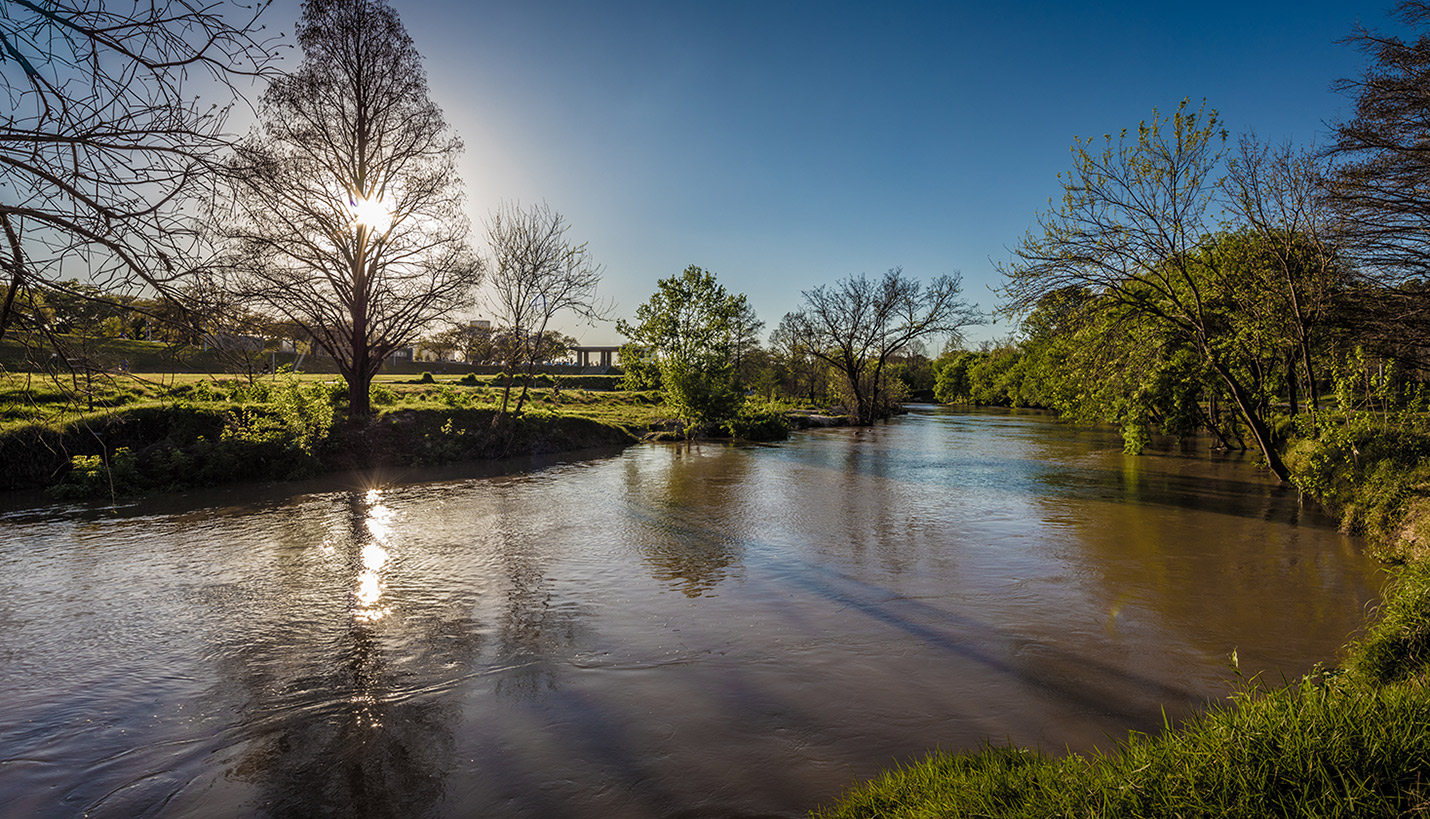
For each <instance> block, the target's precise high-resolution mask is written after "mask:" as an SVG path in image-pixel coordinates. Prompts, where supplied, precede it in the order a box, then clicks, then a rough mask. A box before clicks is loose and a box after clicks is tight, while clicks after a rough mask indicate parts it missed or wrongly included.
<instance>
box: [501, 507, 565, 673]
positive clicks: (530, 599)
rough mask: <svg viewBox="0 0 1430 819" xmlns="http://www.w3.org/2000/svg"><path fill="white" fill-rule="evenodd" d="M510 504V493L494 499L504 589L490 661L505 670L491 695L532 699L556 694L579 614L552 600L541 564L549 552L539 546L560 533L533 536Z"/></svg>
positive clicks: (525, 516)
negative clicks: (546, 539) (554, 692)
mask: <svg viewBox="0 0 1430 819" xmlns="http://www.w3.org/2000/svg"><path fill="white" fill-rule="evenodd" d="M512 500H513V496H512V494H511V493H509V492H503V493H502V494H501V495H500V496H499V497H498V498H497V503H498V504H499V508H500V513H499V515H498V518H497V523H496V525H495V527H494V532H493V537H494V548H495V549H496V556H497V562H498V565H499V566H500V571H501V575H502V581H503V586H504V588H503V589H502V594H503V595H504V597H503V599H502V601H501V611H500V612H499V613H498V614H497V616H496V620H497V638H496V650H497V656H496V658H495V662H496V663H497V664H498V665H499V666H504V667H505V668H506V670H505V671H503V673H502V674H501V675H499V676H498V677H497V681H496V693H498V694H501V695H504V696H508V697H513V698H517V699H534V698H536V697H538V696H540V695H541V694H542V693H543V692H546V691H554V690H556V687H557V680H558V678H559V672H560V671H561V670H562V669H563V668H564V663H563V664H558V661H564V660H565V659H566V658H568V657H569V656H570V655H571V653H572V647H573V646H574V645H575V644H576V640H577V636H578V631H579V625H580V624H579V620H578V617H579V614H580V612H579V611H578V610H577V608H576V607H575V606H574V604H572V603H570V602H561V601H559V600H557V597H556V592H555V589H554V584H553V582H552V580H551V579H550V578H549V577H548V576H547V567H546V565H545V564H546V559H547V556H548V555H550V554H551V551H552V550H551V549H550V545H549V544H547V543H542V542H540V541H541V540H543V539H545V538H546V537H558V536H559V534H557V533H548V532H542V534H541V536H540V537H537V536H534V534H535V533H534V532H533V531H532V519H531V514H530V511H529V510H526V509H524V508H522V507H521V506H520V505H513V504H512V503H511V502H512ZM528 502H529V501H528Z"/></svg>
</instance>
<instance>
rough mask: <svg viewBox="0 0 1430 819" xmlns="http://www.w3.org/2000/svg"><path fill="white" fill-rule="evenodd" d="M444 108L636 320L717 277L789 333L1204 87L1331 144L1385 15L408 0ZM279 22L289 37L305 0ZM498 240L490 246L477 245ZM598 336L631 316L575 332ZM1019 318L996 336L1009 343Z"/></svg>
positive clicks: (486, 196)
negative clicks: (825, 290) (796, 318)
mask: <svg viewBox="0 0 1430 819" xmlns="http://www.w3.org/2000/svg"><path fill="white" fill-rule="evenodd" d="M393 5H394V7H395V8H396V9H397V11H398V13H399V14H400V15H401V16H402V19H403V22H404V23H405V24H406V26H407V29H408V31H409V32H410V33H411V34H412V36H413V38H414V39H415V40H416V43H417V47H418V49H419V50H420V51H421V52H422V54H423V55H424V56H425V58H426V67H427V70H428V74H429V80H430V83H431V87H432V95H433V98H434V99H435V100H436V101H437V103H438V104H439V105H441V106H442V108H443V110H444V111H445V112H446V114H447V117H448V120H449V122H450V123H451V124H452V125H453V126H454V127H455V129H456V130H457V132H458V133H459V134H460V135H461V137H462V138H463V140H464V141H465V143H466V154H465V156H464V157H463V159H462V161H461V171H462V176H463V178H464V180H465V182H466V188H467V193H468V197H469V210H470V212H471V215H472V218H473V222H474V224H475V225H478V226H479V225H480V222H481V219H482V217H483V215H484V214H485V213H487V212H488V211H489V210H491V208H493V207H494V206H495V205H496V204H497V203H498V202H499V201H502V200H519V201H521V202H535V201H540V200H545V201H546V202H547V203H548V204H550V205H551V206H552V207H553V208H555V209H557V210H559V211H560V212H562V213H563V214H565V215H566V217H567V219H568V220H569V221H570V223H571V225H572V235H573V236H575V237H576V238H578V239H580V240H584V241H587V242H589V244H590V248H591V251H592V253H593V255H594V256H595V258H596V259H597V261H599V262H601V263H603V264H604V265H605V268H606V273H605V280H604V284H603V292H604V295H605V297H606V298H608V299H609V300H611V301H613V302H614V304H615V315H617V316H625V317H629V316H630V315H631V314H632V312H633V311H634V310H635V308H636V306H637V305H638V304H640V303H641V302H642V301H644V300H645V299H646V298H647V297H648V296H649V295H650V293H651V292H652V291H653V290H654V287H655V282H656V280H657V279H659V278H663V277H667V276H671V275H674V274H676V273H679V272H680V271H681V270H682V269H684V268H685V267H686V266H687V265H692V264H694V265H700V266H701V267H705V268H707V269H709V270H711V271H713V272H715V274H716V275H717V276H718V278H719V280H720V281H721V282H722V283H724V284H725V286H726V287H727V288H729V289H731V290H734V291H738V292H744V293H747V294H748V295H749V297H750V299H751V301H752V303H753V304H754V306H755V308H756V310H757V311H758V312H759V314H760V317H761V318H762V319H764V320H765V322H766V324H767V331H768V329H773V327H774V326H775V325H776V324H777V323H778V321H779V319H780V317H781V316H782V315H783V314H784V313H785V312H787V311H790V310H794V309H797V307H798V305H799V303H800V298H801V297H800V292H801V291H802V290H807V289H810V288H813V287H815V286H817V285H819V284H822V283H826V282H833V281H835V280H837V279H839V278H842V277H844V276H848V275H852V274H859V273H867V274H869V275H871V276H874V275H880V274H882V273H883V272H884V271H885V270H887V269H889V268H891V267H894V266H902V267H903V268H904V270H905V272H906V273H907V274H909V275H912V276H916V277H927V276H932V275H937V274H940V273H954V272H960V273H962V275H963V277H964V283H965V287H964V290H965V294H966V295H967V297H968V298H969V300H970V301H973V302H976V303H979V304H980V305H982V306H984V307H985V308H990V307H993V306H995V305H996V303H997V296H996V294H995V293H994V292H992V289H991V288H996V287H997V286H998V283H999V282H998V274H997V273H996V271H995V270H994V263H995V262H999V261H1002V260H1005V259H1006V258H1007V257H1008V255H1009V253H1008V248H1009V247H1011V246H1013V245H1014V244H1015V243H1016V242H1017V241H1018V240H1019V238H1020V237H1021V236H1022V235H1023V233H1024V231H1026V230H1027V229H1028V227H1029V226H1030V225H1031V224H1032V222H1033V219H1034V217H1035V215H1036V214H1037V213H1038V212H1039V211H1040V210H1042V209H1045V208H1046V207H1047V203H1048V199H1049V197H1052V196H1056V195H1058V192H1059V191H1058V187H1057V178H1056V176H1057V173H1058V172H1059V171H1061V170H1064V169H1065V168H1067V167H1068V165H1069V161H1070V160H1069V153H1068V147H1069V145H1070V144H1071V143H1072V140H1073V137H1074V136H1075V135H1080V136H1089V135H1101V134H1103V133H1107V132H1116V131H1118V130H1120V129H1121V128H1123V127H1129V126H1135V125H1136V124H1137V122H1138V121H1140V120H1142V119H1146V118H1148V117H1149V115H1150V114H1151V112H1152V109H1153V107H1154V106H1156V107H1158V108H1159V109H1160V110H1162V111H1163V112H1170V111H1172V110H1173V109H1175V107H1176V105H1177V103H1178V102H1179V101H1180V100H1181V99H1183V98H1184V97H1190V98H1192V100H1193V101H1194V102H1195V103H1199V102H1200V101H1201V100H1202V99H1203V98H1205V99H1206V100H1207V102H1208V104H1209V105H1210V106H1211V107H1213V108H1215V109H1217V110H1218V111H1219V112H1220V114H1221V115H1222V118H1223V120H1224V121H1225V123H1226V125H1227V127H1228V128H1229V129H1230V130H1231V131H1232V133H1233V134H1235V133H1238V132H1241V131H1244V130H1254V131H1255V132H1256V133H1257V134H1258V135H1259V136H1260V137H1262V138H1263V139H1264V140H1270V141H1274V142H1281V141H1285V140H1293V141H1295V142H1298V143H1307V142H1311V141H1316V142H1325V141H1326V140H1327V138H1328V137H1327V134H1328V123H1330V122H1333V121H1335V120H1336V119H1338V118H1339V117H1341V116H1342V115H1343V113H1344V112H1346V111H1349V106H1350V103H1349V101H1348V100H1346V99H1345V98H1343V97H1341V96H1340V95H1338V94H1336V93H1335V92H1334V91H1332V90H1331V83H1332V82H1333V81H1334V80H1336V79H1337V78H1340V77H1348V76H1354V75H1357V74H1358V73H1359V72H1360V70H1361V67H1362V65H1363V57H1362V55H1361V54H1360V53H1359V52H1357V51H1356V50H1354V49H1353V48H1351V47H1349V46H1346V45H1341V44H1338V43H1337V40H1339V39H1341V38H1343V37H1345V36H1346V35H1347V34H1349V33H1350V32H1351V30H1352V28H1353V27H1354V26H1355V24H1356V23H1357V22H1360V23H1362V24H1364V25H1367V26H1369V27H1372V28H1376V27H1384V26H1386V25H1387V12H1388V10H1389V4H1388V3H1382V2H1375V3H1354V2H1352V3H1323V2H1295V3H1292V2H1275V3H1252V4H1250V5H1249V6H1248V5H1244V4H1242V3H1231V2H1199V3H1185V4H1160V3H1158V4H1151V3H1145V4H1144V3H1076V4H1073V3H1034V2H1022V3H1002V4H987V3H978V4H974V3H956V2H946V3H915V2H905V3H898V2H887V3H873V2H870V3H846V2H792V1H791V2H782V1H781V0H767V2H737V1H731V0H722V2H707V3H699V4H697V3H674V2H620V1H619V0H618V1H617V2H600V3H597V2H587V3H578V2H540V1H539V0H532V1H531V2H510V1H508V2H486V1H485V0H473V1H472V2H441V1H439V2H433V1H432V0H427V1H426V2H404V0H393ZM271 11H272V12H273V15H272V17H271V18H270V19H269V25H270V26H274V27H281V28H283V29H284V30H288V31H291V26H292V21H293V20H294V19H295V18H296V15H297V2H296V0H280V2H279V4H278V5H276V6H275V8H273V9H272V10H271ZM474 239H475V240H476V241H477V242H479V243H480V242H481V241H482V240H483V237H481V236H480V235H476V236H474ZM564 329H565V330H566V331H567V332H570V333H571V334H573V335H575V336H577V337H578V338H580V339H581V340H582V341H583V342H585V343H587V344H607V343H619V341H620V338H619V335H618V334H617V333H616V331H615V327H614V324H613V323H608V324H603V325H598V326H595V327H589V326H583V325H579V324H576V323H574V322H571V323H567V324H566V325H565V326H564ZM1010 330H1011V328H1010V327H1009V326H1007V323H1006V322H1001V321H1000V322H999V324H998V325H996V326H992V327H984V328H978V329H975V330H974V331H972V332H971V333H970V335H971V337H972V338H974V339H975V340H977V339H984V338H990V337H995V336H1002V335H1005V334H1007V333H1008V332H1009V331H1010Z"/></svg>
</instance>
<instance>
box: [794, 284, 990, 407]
mask: <svg viewBox="0 0 1430 819" xmlns="http://www.w3.org/2000/svg"><path fill="white" fill-rule="evenodd" d="M962 290H963V286H962V278H961V277H960V276H956V275H955V276H936V277H935V278H933V279H932V280H930V281H929V283H928V286H927V287H925V286H924V285H923V284H922V283H921V282H918V281H916V280H913V279H908V278H905V277H904V275H903V271H902V270H901V269H899V268H894V269H893V270H890V271H889V272H888V273H885V274H884V277H883V278H882V279H880V280H878V281H870V279H869V277H868V276H864V275H859V276H851V277H849V278H847V279H842V280H841V281H839V282H838V283H837V284H835V285H834V286H833V287H830V286H827V285H820V286H819V287H817V288H815V289H813V290H806V291H804V306H803V308H802V309H801V310H800V311H799V312H797V313H791V314H789V315H787V316H786V317H785V321H786V322H787V323H788V325H789V327H790V330H791V331H792V332H793V334H794V336H795V337H796V338H797V339H799V343H800V344H801V345H802V347H803V349H805V350H807V351H808V352H809V354H811V355H813V356H814V357H816V358H818V359H820V360H821V361H824V362H826V363H828V364H829V365H830V366H831V367H833V368H834V370H835V371H836V372H838V373H839V374H840V375H841V376H842V377H843V380H844V387H845V390H846V393H847V395H848V397H849V401H850V407H849V412H850V416H851V417H852V418H853V419H854V421H855V423H857V424H860V425H861V426H868V425H870V424H872V423H874V421H875V420H877V419H878V418H879V417H880V416H881V415H882V414H883V413H884V412H885V411H886V409H887V407H886V406H885V401H884V398H885V391H886V385H885V383H884V369H885V367H887V366H888V364H889V363H890V361H891V360H892V359H893V357H894V356H896V355H899V354H900V353H902V352H904V351H905V350H907V349H908V348H909V346H910V345H911V344H914V343H915V342H917V341H919V340H920V339H924V338H928V337H930V336H935V335H956V334H958V333H960V332H961V331H962V329H963V328H964V327H967V326H969V325H971V324H975V323H977V322H978V321H979V320H980V316H979V313H978V311H977V310H976V309H975V308H974V307H972V306H971V305H969V304H968V303H967V302H965V301H963V300H962V299H960V298H959V294H960V293H961V292H962Z"/></svg>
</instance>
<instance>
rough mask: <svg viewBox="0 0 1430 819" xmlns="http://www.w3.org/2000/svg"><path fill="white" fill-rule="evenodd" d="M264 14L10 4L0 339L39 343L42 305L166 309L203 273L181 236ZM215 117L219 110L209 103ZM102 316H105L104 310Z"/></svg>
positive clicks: (173, 1) (53, 1)
mask: <svg viewBox="0 0 1430 819" xmlns="http://www.w3.org/2000/svg"><path fill="white" fill-rule="evenodd" d="M267 5H268V4H267V3H260V4H258V5H257V6H248V5H244V4H241V3H237V2H233V3H230V2H222V1H219V2H210V3H192V2H185V1H184V0H155V2H144V3H133V2H113V1H112V0H46V2H29V0H12V1H11V2H7V3H5V7H4V10H3V12H0V43H2V44H3V52H2V53H0V95H3V96H4V98H5V100H6V102H7V104H6V106H5V108H4V110H3V111H0V167H3V169H4V170H3V173H0V248H3V249H0V263H3V275H4V280H5V285H6V286H4V287H3V290H0V336H4V334H5V333H6V331H7V330H9V329H10V328H11V327H12V326H14V325H15V324H16V322H17V320H18V321H19V322H21V323H22V324H23V325H24V326H26V328H27V329H30V330H33V331H39V332H46V331H47V329H48V328H46V327H45V326H44V325H43V321H42V319H41V318H40V317H39V308H40V304H41V303H42V301H43V299H44V294H45V292H46V291H50V290H54V289H56V288H58V289H65V288H64V287H63V286H62V285H61V283H62V282H63V281H64V280H65V279H66V278H71V277H74V276H75V275H77V274H83V275H85V276H86V277H87V278H88V279H89V281H90V282H91V283H93V284H94V285H96V288H95V290H94V291H93V293H92V296H93V298H95V299H100V300H110V301H114V300H115V299H116V297H117V296H118V295H120V294H122V293H123V291H126V290H137V289H141V288H148V289H149V290H150V291H151V295H154V294H159V293H162V294H168V295H169V296H170V297H175V296H177V294H178V290H179V287H180V285H182V283H183V282H184V281H185V279H186V278H187V277H188V276H189V275H190V274H191V273H192V272H193V270H194V269H195V268H196V267H198V266H200V265H202V264H203V262H204V256H205V254H204V252H203V248H204V244H203V243H202V242H201V241H199V239H198V235H197V232H196V230H195V227H194V224H193V223H192V221H191V216H192V213H193V205H194V204H195V201H196V200H198V199H203V198H205V197H206V196H207V195H208V194H209V193H210V192H211V191H212V185H211V180H210V178H209V173H210V171H211V170H212V168H213V167H214V165H215V163H216V161H217V160H218V159H219V158H220V154H221V152H222V150H223V149H224V148H225V147H226V145H227V143H228V140H227V138H226V137H225V135H224V133H223V126H224V120H225V117H226V115H227V113H228V106H227V105H226V104H221V105H217V106H212V107H211V106H210V105H209V104H208V103H207V102H204V101H201V100H200V99H199V97H197V96H196V93H197V92H198V91H200V90H205V88H204V87H205V86H206V85H207V86H208V87H207V90H209V91H213V90H215V87H214V86H213V85H211V84H213V83H216V88H217V90H218V91H219V92H220V93H225V92H231V91H232V90H233V88H234V83H235V82H237V81H239V80H240V79H241V78H243V77H246V76H252V75H258V74H262V73H264V72H265V71H266V70H267V67H268V65H269V61H270V56H271V52H270V49H269V45H270V44H269V43H268V42H265V41H263V40H262V39H260V36H259V32H260V31H261V29H260V28H259V27H258V25H257V17H258V15H259V13H260V12H261V11H262V10H263V9H264V8H266V7H267ZM221 102H223V103H227V102H228V100H221ZM116 303H117V302H116Z"/></svg>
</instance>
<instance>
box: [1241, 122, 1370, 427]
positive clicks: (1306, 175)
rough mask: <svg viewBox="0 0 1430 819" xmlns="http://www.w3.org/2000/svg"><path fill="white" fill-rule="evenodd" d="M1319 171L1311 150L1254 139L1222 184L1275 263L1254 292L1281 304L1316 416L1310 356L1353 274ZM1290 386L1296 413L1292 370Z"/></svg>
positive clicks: (1246, 139) (1245, 145) (1248, 141)
mask: <svg viewBox="0 0 1430 819" xmlns="http://www.w3.org/2000/svg"><path fill="white" fill-rule="evenodd" d="M1321 171H1322V168H1321V166H1320V163H1319V162H1318V161H1317V159H1316V156H1315V154H1314V153H1312V152H1310V151H1297V150H1295V149H1293V148H1292V147H1291V146H1290V145H1283V146H1281V147H1278V148H1271V147H1268V146H1265V145H1262V144H1261V143H1259V142H1258V141H1257V140H1256V138H1255V137H1253V136H1250V135H1248V136H1244V137H1242V139H1241V142H1240V145H1239V151H1238V155H1237V156H1236V157H1234V158H1233V160H1232V161H1231V162H1229V163H1228V165H1227V177H1226V180H1225V181H1224V183H1223V187H1224V189H1225V190H1226V193H1227V200H1228V205H1229V209H1230V211H1231V212H1232V213H1233V214H1234V215H1236V216H1239V217H1240V218H1241V220H1242V221H1243V222H1244V223H1245V224H1246V225H1247V226H1248V227H1249V228H1250V229H1251V231H1252V233H1253V234H1254V235H1255V236H1256V237H1257V239H1258V240H1259V241H1258V245H1259V249H1260V251H1261V252H1262V254H1263V255H1265V256H1267V257H1269V258H1270V260H1271V261H1272V264H1271V265H1269V266H1268V267H1267V268H1266V270H1265V272H1266V273H1269V274H1270V276H1269V277H1268V280H1266V281H1263V282H1260V283H1259V284H1260V287H1258V288H1257V289H1258V290H1259V291H1260V293H1257V294H1255V295H1256V296H1265V297H1271V298H1263V299H1261V300H1262V301H1263V302H1266V301H1272V300H1274V301H1275V302H1278V304H1276V305H1275V306H1276V308H1277V312H1279V313H1281V314H1283V315H1284V316H1285V317H1286V319H1287V321H1286V322H1285V323H1286V324H1287V325H1288V329H1289V330H1290V335H1291V336H1292V340H1293V341H1294V343H1295V345H1296V353H1295V356H1296V358H1298V359H1299V363H1300V365H1301V368H1302V371H1303V372H1304V374H1305V376H1306V397H1307V400H1308V401H1309V403H1310V406H1311V410H1312V412H1315V411H1317V410H1318V409H1319V408H1320V396H1319V394H1318V391H1317V388H1316V368H1315V365H1314V359H1313V357H1312V352H1313V350H1314V348H1315V347H1316V345H1317V343H1318V342H1319V341H1320V340H1321V339H1320V334H1321V331H1322V330H1323V327H1324V325H1325V323H1326V322H1327V320H1328V317H1329V314H1330V312H1331V309H1332V307H1333V302H1334V299H1335V296H1336V294H1337V293H1338V292H1340V291H1343V290H1344V288H1345V285H1346V284H1347V283H1348V279H1349V273H1350V268H1349V265H1348V264H1346V262H1345V260H1344V259H1343V258H1342V254H1341V250H1340V246H1339V243H1338V242H1337V241H1336V238H1337V236H1338V235H1339V225H1338V224H1336V219H1335V217H1334V214H1333V213H1332V212H1331V210H1330V202H1329V200H1328V199H1327V197H1326V196H1324V183H1323V176H1322V172H1321ZM1260 306H1263V307H1264V306H1265V305H1264V304H1263V305H1260ZM1287 381H1288V383H1289V384H1290V386H1291V398H1292V401H1291V404H1292V411H1293V412H1294V411H1295V410H1296V406H1295V405H1296V401H1295V383H1296V377H1295V368H1294V366H1293V367H1292V368H1291V371H1290V372H1289V373H1288V378H1287Z"/></svg>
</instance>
